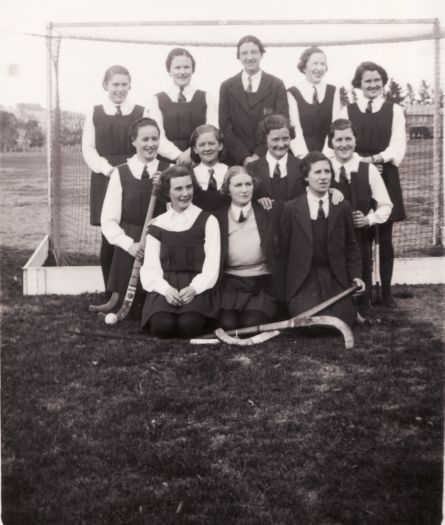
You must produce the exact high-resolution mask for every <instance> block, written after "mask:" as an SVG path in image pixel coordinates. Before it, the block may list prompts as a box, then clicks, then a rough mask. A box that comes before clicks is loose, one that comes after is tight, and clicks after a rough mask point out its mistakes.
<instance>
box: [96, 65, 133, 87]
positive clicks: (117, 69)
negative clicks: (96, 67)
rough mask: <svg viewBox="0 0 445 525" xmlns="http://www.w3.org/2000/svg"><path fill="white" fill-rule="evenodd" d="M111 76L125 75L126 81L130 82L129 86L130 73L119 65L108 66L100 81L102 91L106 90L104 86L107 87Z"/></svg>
mask: <svg viewBox="0 0 445 525" xmlns="http://www.w3.org/2000/svg"><path fill="white" fill-rule="evenodd" d="M113 75H127V77H128V80H129V81H130V84H131V75H130V72H129V71H128V69H127V68H126V67H124V66H119V65H116V66H110V67H109V68H108V69H107V70H106V71H105V74H104V79H103V80H102V85H103V87H104V89H106V86H107V84H108V82H109V81H110V80H111V78H112V77H113Z"/></svg>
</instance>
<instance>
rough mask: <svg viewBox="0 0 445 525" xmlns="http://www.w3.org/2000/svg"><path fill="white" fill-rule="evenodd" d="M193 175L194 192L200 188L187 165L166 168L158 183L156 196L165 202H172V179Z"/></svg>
mask: <svg viewBox="0 0 445 525" xmlns="http://www.w3.org/2000/svg"><path fill="white" fill-rule="evenodd" d="M187 176H189V177H191V179H192V184H193V192H194V193H195V192H196V190H198V189H199V187H200V186H199V184H198V181H197V180H196V177H195V175H194V173H193V171H191V170H189V168H187V167H186V166H177V165H175V166H169V167H168V168H167V169H166V170H164V171H163V172H162V173H161V176H160V177H159V180H158V182H157V184H156V188H155V192H156V196H157V197H158V198H159V199H160V200H162V201H163V202H170V181H171V179H176V178H178V177H187Z"/></svg>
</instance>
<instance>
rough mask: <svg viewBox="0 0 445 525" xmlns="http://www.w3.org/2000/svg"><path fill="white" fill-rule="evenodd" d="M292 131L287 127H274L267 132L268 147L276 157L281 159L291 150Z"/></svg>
mask: <svg viewBox="0 0 445 525" xmlns="http://www.w3.org/2000/svg"><path fill="white" fill-rule="evenodd" d="M289 147H290V131H289V130H288V129H287V128H281V129H272V130H271V131H269V133H268V134H267V149H268V150H269V153H270V154H271V155H272V157H274V158H275V159H277V160H279V159H281V158H282V157H284V155H286V153H287V152H288V151H289Z"/></svg>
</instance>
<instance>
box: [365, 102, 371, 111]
mask: <svg viewBox="0 0 445 525" xmlns="http://www.w3.org/2000/svg"><path fill="white" fill-rule="evenodd" d="M365 113H372V99H369V100H368V105H367V106H366V110H365Z"/></svg>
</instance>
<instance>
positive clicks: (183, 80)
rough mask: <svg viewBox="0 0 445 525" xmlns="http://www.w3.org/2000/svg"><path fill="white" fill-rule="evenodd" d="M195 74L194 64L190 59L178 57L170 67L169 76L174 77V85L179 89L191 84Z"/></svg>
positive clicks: (174, 58)
mask: <svg viewBox="0 0 445 525" xmlns="http://www.w3.org/2000/svg"><path fill="white" fill-rule="evenodd" d="M192 74H193V64H192V60H191V58H190V57H187V56H183V55H181V56H176V57H173V60H172V62H171V65H170V71H169V75H170V76H171V77H172V79H173V82H174V84H176V85H177V86H178V87H179V88H180V87H185V86H188V85H189V84H190V80H191V79H192Z"/></svg>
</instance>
